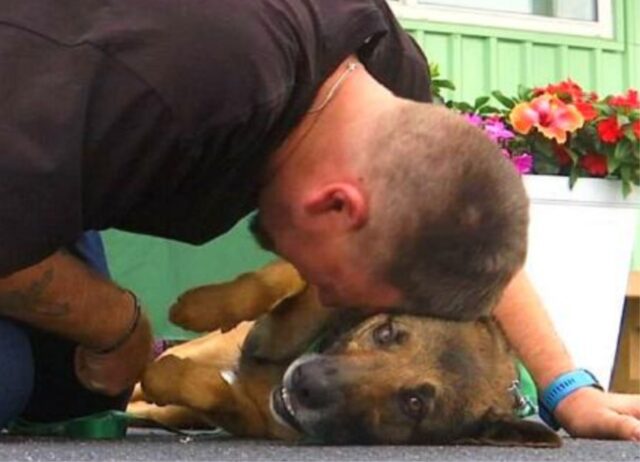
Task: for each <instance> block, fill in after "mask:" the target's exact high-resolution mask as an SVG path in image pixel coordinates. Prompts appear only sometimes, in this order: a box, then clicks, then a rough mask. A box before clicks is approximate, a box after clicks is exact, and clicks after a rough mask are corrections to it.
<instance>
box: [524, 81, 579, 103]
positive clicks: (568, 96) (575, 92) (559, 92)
mask: <svg viewBox="0 0 640 462" xmlns="http://www.w3.org/2000/svg"><path fill="white" fill-rule="evenodd" d="M533 91H534V95H535V96H539V95H541V94H543V93H550V94H552V95H556V96H557V97H558V98H560V99H562V100H564V101H565V102H576V101H581V100H582V99H583V97H584V91H582V87H580V85H578V84H577V83H575V82H574V81H573V80H571V79H567V80H565V81H563V82H559V83H556V84H550V85H547V86H546V87H538V88H535V89H534V90H533Z"/></svg>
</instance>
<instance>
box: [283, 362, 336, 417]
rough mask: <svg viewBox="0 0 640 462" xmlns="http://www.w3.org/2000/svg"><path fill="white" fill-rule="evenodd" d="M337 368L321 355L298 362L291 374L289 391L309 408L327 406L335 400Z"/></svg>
mask: <svg viewBox="0 0 640 462" xmlns="http://www.w3.org/2000/svg"><path fill="white" fill-rule="evenodd" d="M336 374H337V369H336V367H335V366H334V365H332V364H330V363H329V362H328V361H325V360H323V358H322V357H317V358H314V359H312V360H310V361H307V362H304V363H302V364H299V365H298V366H297V367H296V368H295V369H294V370H293V371H292V374H291V391H292V392H293V394H294V396H295V397H296V399H297V400H298V402H299V403H300V404H302V405H303V406H305V407H307V408H309V409H320V408H323V407H327V406H329V405H331V404H332V403H334V402H335V400H336V396H335V395H336V383H335V380H334V379H332V378H333V377H335V376H336Z"/></svg>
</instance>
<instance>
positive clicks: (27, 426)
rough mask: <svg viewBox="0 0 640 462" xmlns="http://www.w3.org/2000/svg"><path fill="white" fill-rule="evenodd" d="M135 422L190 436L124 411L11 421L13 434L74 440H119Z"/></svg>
mask: <svg viewBox="0 0 640 462" xmlns="http://www.w3.org/2000/svg"><path fill="white" fill-rule="evenodd" d="M133 423H144V424H146V425H147V426H151V427H156V428H161V429H163V430H166V431H168V432H171V433H175V434H176V435H180V436H189V434H188V433H185V432H183V431H181V430H178V429H176V428H172V427H168V426H166V425H162V424H160V423H158V422H156V421H153V420H150V419H143V418H140V417H137V416H135V415H133V414H128V413H126V412H122V411H104V412H99V413H97V414H91V415H87V416H84V417H77V418H75V419H70V420H63V421H59V422H50V423H40V422H30V421H28V420H25V419H17V420H15V421H13V422H12V423H10V424H9V427H8V430H9V433H10V434H12V435H23V436H57V437H60V436H61V437H66V438H73V439H92V440H115V439H121V438H124V437H125V436H126V435H127V428H128V427H129V425H130V424H133Z"/></svg>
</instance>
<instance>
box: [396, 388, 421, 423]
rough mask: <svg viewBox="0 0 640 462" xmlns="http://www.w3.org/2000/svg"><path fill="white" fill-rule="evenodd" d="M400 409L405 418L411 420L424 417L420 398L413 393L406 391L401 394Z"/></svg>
mask: <svg viewBox="0 0 640 462" xmlns="http://www.w3.org/2000/svg"><path fill="white" fill-rule="evenodd" d="M400 400H401V403H400V404H401V408H402V412H404V413H405V414H406V415H407V416H409V417H411V418H412V419H416V420H418V419H421V418H422V417H423V416H424V413H425V410H426V406H425V403H424V400H423V399H422V397H421V396H420V395H419V394H417V393H414V392H410V391H406V392H403V393H401V395H400Z"/></svg>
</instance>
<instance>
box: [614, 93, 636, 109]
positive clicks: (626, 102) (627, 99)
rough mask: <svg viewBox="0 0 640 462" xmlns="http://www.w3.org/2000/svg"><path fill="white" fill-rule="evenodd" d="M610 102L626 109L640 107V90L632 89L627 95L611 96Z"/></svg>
mask: <svg viewBox="0 0 640 462" xmlns="http://www.w3.org/2000/svg"><path fill="white" fill-rule="evenodd" d="M608 103H609V104H610V105H611V106H614V107H620V108H624V109H640V99H638V91H637V90H633V89H630V90H629V91H627V94H626V95H623V96H611V97H610V98H609V100H608Z"/></svg>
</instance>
